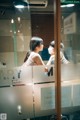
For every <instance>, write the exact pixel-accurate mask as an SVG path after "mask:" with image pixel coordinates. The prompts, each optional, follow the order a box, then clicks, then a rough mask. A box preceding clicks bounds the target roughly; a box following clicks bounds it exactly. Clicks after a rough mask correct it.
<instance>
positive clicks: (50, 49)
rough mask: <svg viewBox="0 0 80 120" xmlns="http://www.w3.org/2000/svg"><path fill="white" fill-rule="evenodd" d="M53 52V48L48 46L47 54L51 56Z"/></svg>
mask: <svg viewBox="0 0 80 120" xmlns="http://www.w3.org/2000/svg"><path fill="white" fill-rule="evenodd" d="M53 50H54V48H53V47H52V46H49V48H48V52H49V54H52V53H53Z"/></svg>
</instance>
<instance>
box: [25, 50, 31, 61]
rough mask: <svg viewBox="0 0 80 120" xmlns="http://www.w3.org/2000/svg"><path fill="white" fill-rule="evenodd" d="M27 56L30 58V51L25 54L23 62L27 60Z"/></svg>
mask: <svg viewBox="0 0 80 120" xmlns="http://www.w3.org/2000/svg"><path fill="white" fill-rule="evenodd" d="M29 56H30V51H28V52H27V53H26V56H25V58H24V62H26V60H27V59H28V57H29Z"/></svg>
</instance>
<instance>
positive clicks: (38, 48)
mask: <svg viewBox="0 0 80 120" xmlns="http://www.w3.org/2000/svg"><path fill="white" fill-rule="evenodd" d="M43 47H44V45H43V44H42V43H41V44H40V45H39V46H37V47H36V50H37V51H38V52H40V51H42V50H43Z"/></svg>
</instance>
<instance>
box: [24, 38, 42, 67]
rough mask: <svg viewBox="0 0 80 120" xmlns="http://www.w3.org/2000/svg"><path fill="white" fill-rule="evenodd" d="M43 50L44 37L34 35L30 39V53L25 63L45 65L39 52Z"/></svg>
mask: <svg viewBox="0 0 80 120" xmlns="http://www.w3.org/2000/svg"><path fill="white" fill-rule="evenodd" d="M42 50H43V39H42V38H40V37H32V38H31V41H30V55H29V54H27V56H26V58H25V60H24V64H25V65H27V66H29V65H31V66H33V65H44V62H43V61H42V58H41V56H40V55H39V52H40V51H42Z"/></svg>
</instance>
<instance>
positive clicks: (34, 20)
mask: <svg viewBox="0 0 80 120" xmlns="http://www.w3.org/2000/svg"><path fill="white" fill-rule="evenodd" d="M31 27H32V36H39V37H41V38H43V40H44V47H48V45H49V43H50V41H52V40H53V39H54V35H53V14H52V13H51V14H31Z"/></svg>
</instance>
